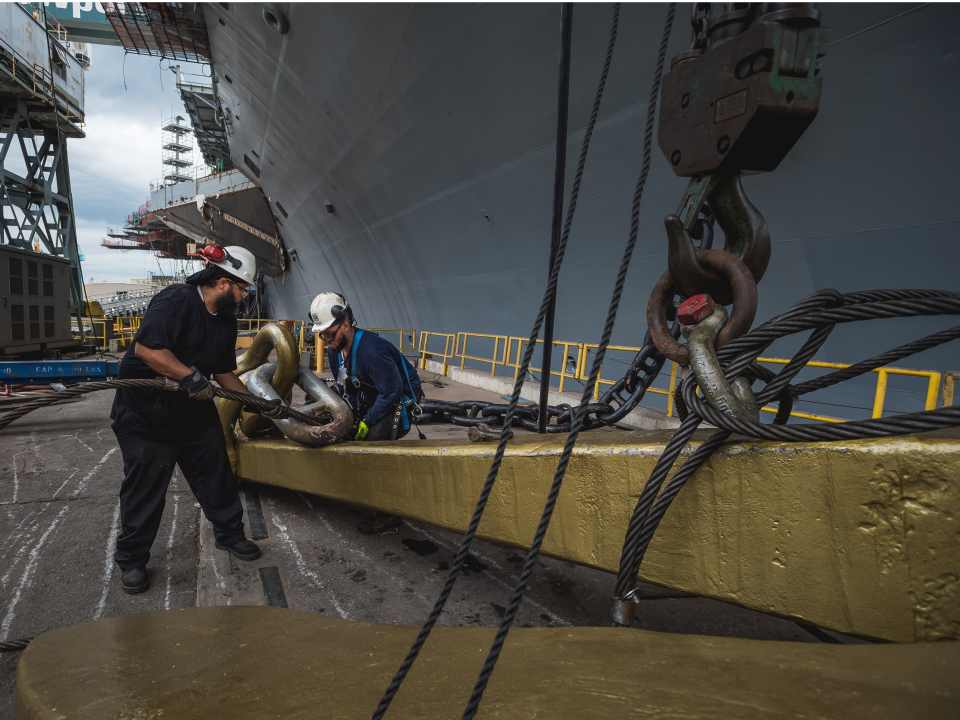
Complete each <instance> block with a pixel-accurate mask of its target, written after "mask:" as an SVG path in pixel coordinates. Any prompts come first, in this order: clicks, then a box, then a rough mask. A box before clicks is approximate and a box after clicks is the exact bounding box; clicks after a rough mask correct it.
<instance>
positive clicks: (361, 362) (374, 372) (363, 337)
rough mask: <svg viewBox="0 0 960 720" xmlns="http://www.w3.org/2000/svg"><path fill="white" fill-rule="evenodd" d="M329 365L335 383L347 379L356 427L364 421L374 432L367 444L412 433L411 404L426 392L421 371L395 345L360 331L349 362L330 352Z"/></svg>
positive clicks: (346, 395) (344, 385)
mask: <svg viewBox="0 0 960 720" xmlns="http://www.w3.org/2000/svg"><path fill="white" fill-rule="evenodd" d="M327 361H328V362H329V364H330V369H331V371H332V372H333V376H334V379H335V380H337V379H338V378H339V377H340V376H341V375H342V376H343V378H342V388H343V390H342V395H343V399H344V400H346V401H347V404H349V405H350V407H351V408H352V409H353V416H354V426H355V427H356V426H358V425H359V424H360V421H361V420H362V421H363V422H365V423H366V424H367V426H368V427H369V428H370V430H369V431H368V433H367V437H366V439H367V440H397V439H399V438H402V437H403V436H405V435H406V434H407V433H408V432H410V426H411V424H412V421H413V418H412V417H411V414H412V403H410V400H411V399H413V400H419V399H420V398H422V397H423V391H422V390H421V388H420V377H419V376H418V375H417V371H416V370H415V369H414V367H413V366H412V365H411V364H410V363H409V362H408V361H407V359H406V358H405V357H403V355H401V354H400V351H399V350H397V348H396V347H394V345H393V344H392V343H390V342H388V341H387V340H384V339H383V338H382V337H380V336H379V335H376V334H374V333H372V332H369V331H365V330H360V329H359V328H358V329H357V331H356V335H355V336H354V338H353V345H352V347H351V348H350V353H349V355H348V356H347V359H346V361H344V360H343V358H342V357H341V355H340V353H338V352H335V351H334V350H331V349H329V348H328V349H327ZM341 370H342V372H341ZM408 408H410V409H409V410H408Z"/></svg>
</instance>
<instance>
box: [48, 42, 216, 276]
mask: <svg viewBox="0 0 960 720" xmlns="http://www.w3.org/2000/svg"><path fill="white" fill-rule="evenodd" d="M168 64H169V63H168V62H167V61H165V60H164V61H163V62H162V63H160V62H159V61H158V59H157V58H150V57H141V56H138V55H127V56H126V57H124V52H123V49H122V48H115V47H109V46H103V45H98V46H97V47H96V48H94V54H93V64H92V66H91V69H90V71H89V72H87V73H86V76H85V81H86V82H85V84H86V87H85V93H84V94H85V98H84V105H85V110H86V126H85V132H86V137H85V138H82V139H75V140H69V141H68V144H67V147H68V152H69V157H70V179H71V185H72V191H73V205H74V214H75V216H76V221H77V240H78V243H79V245H80V252H81V253H83V254H84V256H85V260H84V262H83V271H84V277H85V279H86V280H87V281H88V282H90V278H91V277H95V278H96V279H97V280H98V281H101V280H113V281H126V280H129V279H130V278H135V277H144V273H145V272H146V271H150V270H152V271H153V272H155V273H161V272H162V273H163V274H168V273H171V272H172V271H173V270H174V268H175V265H179V263H177V264H175V263H174V262H173V261H169V260H159V261H158V260H157V259H156V258H155V257H154V256H153V254H152V253H150V252H147V251H142V250H131V251H130V252H126V253H124V252H121V251H119V250H109V249H107V248H104V247H101V245H100V241H101V239H103V238H105V237H106V228H107V226H111V227H115V226H121V225H122V224H123V221H124V219H125V218H126V216H127V215H128V214H130V213H131V212H133V211H135V210H136V209H137V208H138V207H139V206H140V205H142V204H143V203H144V202H145V201H146V200H147V199H148V197H149V195H150V182H151V181H155V180H157V179H158V178H160V177H161V175H162V165H161V159H162V158H161V154H162V153H161V149H160V124H161V117H164V118H166V117H168V116H170V115H172V114H176V113H179V114H181V115H185V112H184V109H183V102H182V101H181V100H180V96H179V95H178V94H177V91H176V81H175V77H174V74H173V73H172V72H170V71H169V70H167V66H168ZM181 67H182V69H183V71H184V72H192V73H196V74H207V72H208V71H207V72H204V71H206V68H201V66H198V65H192V64H188V63H181ZM124 83H126V89H125V88H124ZM194 158H195V159H196V160H197V161H199V160H200V156H199V153H196V152H195V153H194Z"/></svg>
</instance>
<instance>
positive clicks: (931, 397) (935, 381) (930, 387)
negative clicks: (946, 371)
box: [923, 372, 940, 410]
mask: <svg viewBox="0 0 960 720" xmlns="http://www.w3.org/2000/svg"><path fill="white" fill-rule="evenodd" d="M938 390H940V373H938V372H932V373H930V382H929V383H927V402H926V405H925V406H924V408H923V409H924V410H936V409H937V391H938Z"/></svg>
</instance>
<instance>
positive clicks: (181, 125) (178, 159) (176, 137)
mask: <svg viewBox="0 0 960 720" xmlns="http://www.w3.org/2000/svg"><path fill="white" fill-rule="evenodd" d="M160 131H161V141H160V142H161V147H162V149H163V180H164V183H167V184H171V185H175V184H176V183H180V182H186V181H187V180H192V179H193V175H192V174H191V175H187V174H186V173H185V172H184V169H185V168H192V167H193V129H192V128H191V127H190V126H189V125H187V124H186V120H185V118H184V117H183V116H182V115H177V116H176V117H171V118H167V119H165V120H161V122H160Z"/></svg>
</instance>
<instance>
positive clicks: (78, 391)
mask: <svg viewBox="0 0 960 720" xmlns="http://www.w3.org/2000/svg"><path fill="white" fill-rule="evenodd" d="M177 385H178V387H177V390H176V391H177V392H185V391H186V388H184V387H183V386H182V385H180V384H179V383H177ZM164 387H167V381H166V380H165V379H164V378H152V379H151V378H146V379H127V380H102V381H100V382H92V383H84V384H83V385H78V386H77V387H73V388H67V389H66V390H62V391H60V392H55V393H50V394H49V395H44V396H43V397H42V398H40V399H37V400H34V401H32V402H29V403H27V404H26V405H21V406H20V407H17V408H14V409H12V410H8V411H6V412H4V413H3V414H0V430H2V429H3V428H5V427H6V426H7V425H9V424H10V423H12V422H13V421H14V420H16V419H18V418H21V417H23V416H24V415H26V414H28V413H31V412H33V411H34V410H38V409H40V408H42V407H46V406H47V405H52V404H53V403H55V402H58V401H59V400H68V399H70V398H75V397H80V396H81V395H87V394H89V393H92V392H97V391H99V390H113V389H117V388H160V389H162V388H164ZM211 388H212V389H213V394H214V395H215V396H217V397H220V398H223V399H224V400H232V401H234V402H238V403H242V404H243V405H244V407H245V408H250V409H252V410H255V411H256V412H257V413H258V414H260V415H264V416H265V417H268V418H271V419H276V420H286V419H292V420H297V421H299V422H302V423H303V424H304V425H310V426H313V427H319V426H320V425H323V424H324V423H322V422H320V420H318V419H317V418H315V417H312V416H310V415H305V414H304V413H302V412H300V411H298V410H294V409H293V408H291V407H287V406H286V405H283V404H282V403H281V402H280V401H278V400H267V399H266V398H261V397H257V396H256V395H248V394H246V393H240V392H236V391H234V390H226V389H225V388H221V387H217V386H215V385H211Z"/></svg>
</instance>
